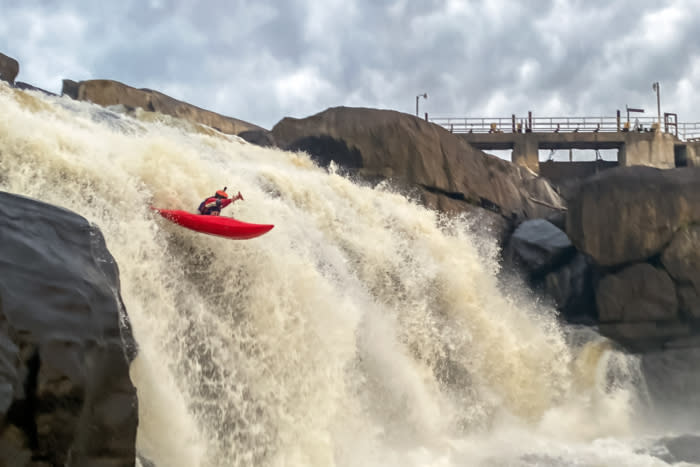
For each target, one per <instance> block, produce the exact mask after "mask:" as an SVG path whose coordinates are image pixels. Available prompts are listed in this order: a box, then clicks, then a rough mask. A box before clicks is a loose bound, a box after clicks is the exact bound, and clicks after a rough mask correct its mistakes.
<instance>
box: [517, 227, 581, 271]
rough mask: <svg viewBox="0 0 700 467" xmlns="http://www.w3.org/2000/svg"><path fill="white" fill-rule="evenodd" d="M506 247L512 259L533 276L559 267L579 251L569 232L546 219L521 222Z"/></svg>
mask: <svg viewBox="0 0 700 467" xmlns="http://www.w3.org/2000/svg"><path fill="white" fill-rule="evenodd" d="M507 250H508V257H509V258H510V259H511V261H512V262H513V263H514V264H517V265H518V266H520V267H522V268H524V269H525V271H526V272H527V273H528V275H529V276H530V277H531V278H533V279H534V278H538V277H540V276H542V275H543V274H546V273H547V272H550V271H551V270H552V269H556V267H557V266H559V265H561V264H562V263H564V262H566V261H568V260H569V259H570V258H571V257H572V256H573V254H574V253H575V251H576V250H575V249H574V246H573V245H572V244H571V241H569V238H568V237H567V236H566V234H565V233H564V232H562V231H561V230H559V229H558V228H557V227H555V226H554V224H552V223H551V222H549V221H547V220H545V219H533V220H528V221H525V222H523V223H521V224H520V225H519V226H518V227H517V228H516V229H515V231H514V232H513V235H511V237H510V241H509V243H508V248H507Z"/></svg>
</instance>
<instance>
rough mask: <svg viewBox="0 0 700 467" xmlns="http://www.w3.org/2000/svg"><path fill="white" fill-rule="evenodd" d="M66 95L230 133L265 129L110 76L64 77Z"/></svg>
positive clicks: (235, 133)
mask: <svg viewBox="0 0 700 467" xmlns="http://www.w3.org/2000/svg"><path fill="white" fill-rule="evenodd" d="M62 94H63V95H67V96H70V97H72V98H73V99H77V100H81V101H89V102H92V103H94V104H98V105H102V106H105V107H107V106H110V105H120V104H121V105H123V106H125V107H126V108H137V107H140V108H142V109H144V110H147V111H151V112H158V113H162V114H165V115H170V116H172V117H177V118H181V119H183V120H187V121H189V122H193V123H200V124H202V125H206V126H208V127H211V128H214V129H215V130H218V131H220V132H222V133H226V134H229V135H237V134H239V133H241V132H244V131H249V130H262V131H265V130H264V129H263V128H261V127H259V126H257V125H253V124H252V123H248V122H244V121H243V120H238V119H236V118H232V117H226V116H224V115H220V114H217V113H215V112H211V111H209V110H204V109H201V108H199V107H196V106H194V105H192V104H188V103H186V102H182V101H179V100H177V99H173V98H172V97H170V96H167V95H165V94H163V93H161V92H158V91H153V90H151V89H137V88H132V87H131V86H127V85H126V84H122V83H120V82H118V81H112V80H106V79H96V80H88V81H80V82H75V81H71V80H63V91H62Z"/></svg>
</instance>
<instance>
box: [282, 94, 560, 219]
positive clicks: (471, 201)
mask: <svg viewBox="0 0 700 467" xmlns="http://www.w3.org/2000/svg"><path fill="white" fill-rule="evenodd" d="M271 132H272V136H273V137H274V140H275V141H276V142H277V144H278V146H280V147H281V148H283V149H287V150H292V151H294V150H303V151H306V152H308V153H309V154H310V155H311V156H312V157H313V158H314V159H315V160H316V161H317V162H318V163H319V164H321V165H327V164H329V163H330V162H331V161H333V162H335V163H337V164H338V165H340V166H341V167H344V168H346V169H349V170H351V171H353V172H354V173H357V174H358V175H360V176H363V177H366V178H369V179H391V180H393V181H394V182H397V183H398V184H401V185H404V186H408V187H411V188H415V187H420V188H422V189H423V190H425V191H427V192H430V193H433V194H434V195H436V197H437V199H433V200H432V203H431V202H430V201H431V200H430V197H429V196H425V197H424V200H425V201H428V202H427V203H426V204H428V205H429V206H430V207H438V205H440V204H450V210H460V209H459V208H456V206H455V203H454V201H456V202H458V203H459V204H461V205H465V204H468V205H471V206H477V207H480V208H485V209H488V210H491V211H494V212H497V213H499V214H500V215H502V216H503V217H505V218H506V219H513V218H518V219H527V218H537V217H545V216H546V215H547V214H549V213H551V212H552V211H556V210H558V209H562V208H563V204H562V200H561V199H560V197H559V195H558V194H557V193H556V192H555V191H554V189H553V188H552V187H551V186H550V185H549V183H548V182H547V181H546V180H544V179H542V178H540V177H537V176H535V175H534V174H532V173H531V172H529V171H528V170H527V169H525V168H523V167H519V166H516V165H514V164H511V163H510V162H507V161H505V160H502V159H500V158H498V157H495V156H491V155H488V154H485V153H483V152H482V151H480V150H478V149H475V148H473V147H472V146H470V145H469V144H468V143H467V142H465V141H464V140H463V139H462V138H459V137H458V136H456V135H453V134H451V133H450V132H449V131H447V130H445V129H444V128H442V127H440V126H439V125H435V124H432V123H429V122H426V121H424V120H421V119H419V118H416V117H414V116H412V115H408V114H403V113H400V112H396V111H391V110H377V109H365V108H348V107H336V108H331V109H328V110H326V111H324V112H321V113H319V114H317V115H314V116H311V117H308V118H305V119H294V118H285V119H283V120H282V121H280V122H279V123H278V124H277V125H275V127H274V128H273V129H272V130H271ZM445 198H446V199H449V200H451V201H449V202H443V201H442V199H445ZM431 204H435V206H431ZM468 209H469V208H467V207H464V208H463V209H461V210H468Z"/></svg>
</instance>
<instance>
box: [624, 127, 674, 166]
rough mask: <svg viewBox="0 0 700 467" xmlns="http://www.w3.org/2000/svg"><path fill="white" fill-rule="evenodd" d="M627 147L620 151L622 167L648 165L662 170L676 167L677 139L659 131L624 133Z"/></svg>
mask: <svg viewBox="0 0 700 467" xmlns="http://www.w3.org/2000/svg"><path fill="white" fill-rule="evenodd" d="M623 134H624V135H625V136H624V141H625V145H624V146H623V147H622V148H621V149H620V155H619V157H618V161H619V163H620V165H621V166H631V165H647V166H651V167H658V168H661V169H671V168H673V167H675V166H676V162H675V157H674V154H675V153H674V149H673V147H674V144H675V142H676V138H675V137H674V136H673V135H670V134H668V133H662V132H658V131H653V132H648V133H646V132H645V133H634V132H630V133H623Z"/></svg>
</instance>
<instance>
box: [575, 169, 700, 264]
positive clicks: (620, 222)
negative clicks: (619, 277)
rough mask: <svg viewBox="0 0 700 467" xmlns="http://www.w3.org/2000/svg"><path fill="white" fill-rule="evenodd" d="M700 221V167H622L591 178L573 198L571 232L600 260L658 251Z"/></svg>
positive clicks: (634, 258)
mask: <svg viewBox="0 0 700 467" xmlns="http://www.w3.org/2000/svg"><path fill="white" fill-rule="evenodd" d="M697 222H700V168H678V169H666V170H662V169H656V168H652V167H643V166H634V167H618V168H614V169H610V170H606V171H603V172H600V173H599V174H597V175H595V176H593V177H591V178H588V179H586V180H585V181H584V182H582V184H581V185H580V186H579V189H578V191H577V193H575V194H574V195H573V196H572V198H571V199H570V200H569V203H568V212H567V217H566V233H567V234H568V236H569V238H570V239H571V241H572V242H573V243H574V245H575V246H576V247H577V249H578V250H579V251H582V252H583V253H585V254H587V255H589V256H591V257H592V258H593V260H594V261H595V262H596V263H597V264H598V265H601V266H615V265H624V264H628V263H633V262H639V261H644V260H646V259H648V258H650V257H652V256H655V255H658V254H659V253H660V252H661V251H662V249H663V248H664V247H665V246H666V245H667V244H668V243H669V242H670V241H671V239H672V238H673V235H674V234H675V233H676V231H677V230H679V229H680V228H681V227H682V226H685V225H689V224H691V223H697Z"/></svg>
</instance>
